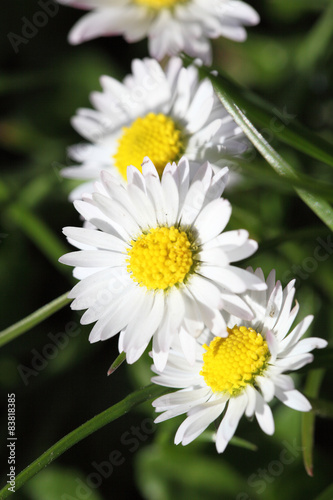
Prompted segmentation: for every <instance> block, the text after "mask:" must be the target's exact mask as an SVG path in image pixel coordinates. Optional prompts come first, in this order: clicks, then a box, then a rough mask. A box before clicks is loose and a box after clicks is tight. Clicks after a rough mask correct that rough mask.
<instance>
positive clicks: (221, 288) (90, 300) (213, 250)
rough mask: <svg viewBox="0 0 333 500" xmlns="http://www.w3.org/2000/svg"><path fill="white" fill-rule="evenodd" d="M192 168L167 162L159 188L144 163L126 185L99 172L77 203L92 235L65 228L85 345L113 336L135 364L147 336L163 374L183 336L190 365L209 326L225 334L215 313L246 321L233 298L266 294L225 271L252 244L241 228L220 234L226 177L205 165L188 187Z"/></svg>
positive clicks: (253, 279)
mask: <svg viewBox="0 0 333 500" xmlns="http://www.w3.org/2000/svg"><path fill="white" fill-rule="evenodd" d="M189 170H190V169H189V165H188V161H187V160H186V159H185V158H183V159H182V160H181V161H180V162H179V164H178V166H177V165H176V164H175V163H173V164H168V165H167V166H166V167H165V169H164V171H163V174H162V179H161V180H160V178H159V175H158V172H157V170H156V169H155V167H154V165H153V164H152V163H151V161H150V160H149V159H146V160H145V162H144V164H143V167H142V173H140V172H139V170H137V169H136V168H135V167H129V168H128V170H127V176H128V184H127V185H126V186H124V185H123V184H121V183H119V182H118V181H117V179H116V178H115V177H113V176H112V175H111V174H109V173H108V172H102V174H101V181H102V183H101V184H96V192H94V193H93V194H92V196H88V197H86V198H85V199H84V200H83V201H76V202H74V204H75V207H76V209H77V210H78V211H79V212H80V214H81V215H82V216H83V217H84V219H86V220H87V221H89V222H90V223H91V224H93V226H94V227H95V228H96V229H97V230H96V229H87V228H75V227H68V228H65V229H64V233H65V235H66V236H67V237H68V238H69V240H70V242H71V243H73V244H74V245H76V246H78V247H79V248H81V250H79V251H77V252H73V253H69V254H66V255H64V256H63V257H62V258H61V259H60V261H61V262H63V263H64V264H67V265H71V266H75V267H76V269H75V276H76V277H77V278H79V279H81V281H80V282H79V283H78V284H77V285H76V286H75V287H74V288H73V289H72V291H71V292H70V294H69V297H71V298H75V300H74V302H73V303H72V308H73V309H88V310H87V311H86V312H85V313H84V315H83V316H82V319H81V322H82V323H83V324H87V323H92V322H95V321H96V324H95V326H94V327H93V329H92V331H91V334H90V337H89V339H90V341H91V342H96V341H98V340H105V339H108V338H110V337H112V336H114V335H116V334H117V333H118V332H119V331H121V334H120V340H119V350H120V351H125V352H126V354H127V361H128V362H129V363H133V362H134V361H136V360H137V359H138V358H139V357H140V356H141V354H142V353H143V351H144V350H145V349H146V347H147V345H148V343H149V341H150V340H151V338H152V336H153V353H154V361H155V363H156V365H157V366H158V368H159V369H163V367H164V365H165V362H166V360H167V356H168V352H169V348H170V345H171V342H172V339H173V338H174V337H175V336H179V338H180V341H181V343H182V345H183V348H184V351H185V352H186V354H187V357H188V359H191V358H192V355H193V354H194V349H195V342H196V341H195V338H194V337H196V336H198V335H199V334H200V333H201V332H202V330H203V329H204V327H205V326H208V327H209V328H210V329H211V330H212V331H214V332H215V334H216V335H219V336H221V337H223V336H225V335H227V330H226V325H225V322H224V320H223V318H222V315H221V314H220V312H219V311H220V309H222V308H223V309H225V310H227V311H230V313H235V314H239V315H241V316H242V317H245V318H251V317H252V313H251V310H250V308H249V307H248V306H247V305H246V303H245V302H244V301H243V300H242V299H240V298H239V296H238V295H237V294H239V293H242V292H245V291H246V290H247V289H251V290H262V289H265V288H266V285H265V283H264V282H263V281H262V280H261V278H259V277H257V276H255V275H253V274H252V273H249V272H248V271H245V270H243V269H240V268H238V267H235V266H233V265H231V263H232V262H236V261H238V260H240V259H244V258H246V257H248V256H250V255H252V254H253V253H254V252H255V250H256V248H257V243H256V242H255V241H253V240H250V239H248V233H247V232H246V231H244V230H239V231H229V232H224V233H222V231H223V230H224V228H225V226H226V224H227V222H228V220H229V217H230V213H231V207H230V204H229V202H228V201H227V200H225V199H222V198H221V197H220V196H221V194H222V192H223V189H224V187H225V183H226V178H227V171H228V169H227V168H225V169H223V170H220V171H219V173H218V174H215V175H214V173H213V170H212V168H211V166H210V165H209V164H208V163H206V164H204V165H202V167H201V168H200V169H199V170H198V172H197V174H196V175H195V177H194V178H193V179H192V180H190V175H189Z"/></svg>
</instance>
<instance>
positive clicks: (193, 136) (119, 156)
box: [62, 58, 246, 199]
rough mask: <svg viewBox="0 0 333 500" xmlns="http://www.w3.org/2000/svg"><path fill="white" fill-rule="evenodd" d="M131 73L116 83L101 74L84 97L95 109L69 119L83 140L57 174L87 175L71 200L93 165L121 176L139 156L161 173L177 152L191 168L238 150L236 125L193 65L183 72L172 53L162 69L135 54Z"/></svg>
mask: <svg viewBox="0 0 333 500" xmlns="http://www.w3.org/2000/svg"><path fill="white" fill-rule="evenodd" d="M132 71H133V74H132V75H128V76H127V77H126V78H125V79H124V82H123V83H120V82H119V81H117V80H115V79H113V78H111V77H108V76H103V77H102V78H101V85H102V87H103V92H93V93H92V95H91V101H92V103H93V105H94V106H95V108H96V110H91V109H80V110H79V111H78V113H77V115H76V116H75V117H74V118H73V119H72V124H73V126H74V128H75V129H76V130H77V132H79V134H81V135H82V136H83V137H84V138H86V139H87V140H88V141H89V144H79V145H77V146H73V147H72V148H70V149H69V156H70V157H71V158H72V159H74V160H76V161H78V162H81V165H78V166H74V167H69V168H65V169H63V170H62V175H63V176H65V177H70V178H74V179H81V180H83V179H85V180H88V179H89V180H90V183H88V184H87V183H85V184H84V185H81V186H79V188H77V189H76V190H74V191H73V192H72V194H71V198H72V199H75V198H80V197H81V194H82V192H89V191H90V192H91V191H92V189H93V182H92V181H93V180H97V179H98V178H99V174H100V171H101V170H108V171H110V172H111V173H113V174H114V175H118V176H119V178H121V179H122V180H123V181H125V179H126V169H127V166H128V165H134V166H135V167H137V168H138V169H139V170H140V169H141V163H142V160H143V158H144V157H145V156H148V157H149V158H150V159H151V161H152V162H153V163H154V165H155V167H156V168H157V170H158V172H159V174H160V175H161V174H162V171H163V168H164V167H165V165H166V164H167V163H168V162H173V161H179V160H180V158H181V157H182V156H183V155H185V156H186V157H187V158H188V160H190V162H191V164H192V165H197V166H199V165H201V164H202V163H203V161H205V160H208V161H210V162H211V163H215V164H216V165H218V166H220V167H221V166H225V165H226V159H227V158H228V157H230V155H236V154H240V153H242V152H244V150H245V149H246V145H245V141H244V135H243V134H242V131H241V129H240V128H239V127H237V125H236V124H235V122H234V121H233V120H232V118H231V117H230V115H229V114H228V113H227V111H226V110H225V108H224V107H223V106H222V104H221V103H220V101H219V99H218V98H217V97H216V95H215V93H214V91H213V87H212V84H211V83H210V81H209V80H204V81H202V82H199V78H198V70H197V68H195V67H193V66H191V67H189V68H187V69H185V68H184V67H182V63H181V60H180V59H178V58H173V59H171V61H170V62H169V64H168V66H167V69H166V71H165V72H164V71H163V70H162V68H161V67H160V65H159V64H158V62H157V61H155V60H154V59H143V60H139V59H136V60H134V61H133V63H132ZM238 136H239V137H238Z"/></svg>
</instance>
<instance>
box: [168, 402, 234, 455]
mask: <svg viewBox="0 0 333 500" xmlns="http://www.w3.org/2000/svg"><path fill="white" fill-rule="evenodd" d="M224 407H225V402H222V403H221V402H220V401H218V402H215V403H214V404H209V403H205V404H202V405H201V406H200V411H197V412H196V413H195V414H194V415H191V416H189V417H187V419H186V420H184V422H183V423H182V424H181V425H180V427H179V428H178V430H177V433H176V436H175V444H179V443H182V444H183V445H184V446H185V445H187V444H189V443H191V442H192V441H193V440H194V439H195V438H197V437H198V436H199V435H200V434H201V433H202V432H203V431H204V430H205V429H206V428H207V427H208V426H209V424H211V423H212V422H213V421H214V420H215V419H216V418H217V417H219V416H220V415H221V413H222V411H223V409H224Z"/></svg>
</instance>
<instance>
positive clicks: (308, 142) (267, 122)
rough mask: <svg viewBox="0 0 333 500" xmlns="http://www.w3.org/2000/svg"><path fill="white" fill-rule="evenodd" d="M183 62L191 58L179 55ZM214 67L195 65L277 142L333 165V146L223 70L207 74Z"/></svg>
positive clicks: (284, 109) (201, 73)
mask: <svg viewBox="0 0 333 500" xmlns="http://www.w3.org/2000/svg"><path fill="white" fill-rule="evenodd" d="M183 59H184V61H185V62H186V63H193V59H191V58H190V57H188V56H186V55H183ZM212 69H214V68H207V67H204V66H203V67H201V68H199V73H200V75H201V76H202V77H203V78H204V77H206V78H209V79H210V80H211V81H212V83H213V84H214V85H216V86H217V88H218V89H220V90H221V89H224V91H225V92H227V93H228V96H229V97H230V98H231V100H232V101H233V102H234V103H235V104H236V105H237V106H238V107H239V108H240V109H241V110H242V111H243V112H245V113H246V115H247V116H248V117H249V119H251V121H252V122H254V123H256V124H257V126H258V127H260V128H261V129H262V128H264V129H265V132H269V133H270V135H273V136H275V137H277V138H278V139H279V140H280V141H282V142H284V143H285V144H288V145H289V146H292V147H293V148H295V149H297V150H298V151H301V152H302V153H305V154H307V155H309V156H311V157H312V158H315V159H316V160H319V161H322V162H324V163H326V164H327V165H330V166H331V167H333V145H332V144H331V143H329V142H327V141H326V140H325V139H323V138H322V137H320V136H318V135H316V134H315V133H314V132H312V131H311V130H309V129H307V128H306V127H304V126H303V125H301V124H300V123H298V122H297V121H296V115H293V114H290V113H288V111H287V109H286V108H283V110H282V111H280V110H278V109H277V108H276V107H275V106H274V105H273V104H271V103H269V102H267V101H265V100H264V99H262V98H261V97H259V96H257V95H256V94H254V93H253V92H250V91H249V90H247V89H244V88H243V87H241V86H240V85H238V84H237V83H235V82H233V81H232V80H231V79H230V78H228V77H227V76H226V75H225V74H224V73H223V72H221V71H219V74H218V76H217V77H215V76H213V75H212V74H211V70H212Z"/></svg>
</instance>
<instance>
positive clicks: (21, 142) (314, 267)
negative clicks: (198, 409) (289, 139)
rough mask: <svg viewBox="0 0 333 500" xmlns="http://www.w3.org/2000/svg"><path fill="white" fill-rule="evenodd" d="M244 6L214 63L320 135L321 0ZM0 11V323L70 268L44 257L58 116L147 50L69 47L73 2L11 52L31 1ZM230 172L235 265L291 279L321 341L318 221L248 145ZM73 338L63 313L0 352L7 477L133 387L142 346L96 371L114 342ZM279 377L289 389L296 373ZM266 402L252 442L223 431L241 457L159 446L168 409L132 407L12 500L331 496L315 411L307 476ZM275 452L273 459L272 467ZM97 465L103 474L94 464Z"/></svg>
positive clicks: (325, 441)
mask: <svg viewBox="0 0 333 500" xmlns="http://www.w3.org/2000/svg"><path fill="white" fill-rule="evenodd" d="M249 3H251V4H252V5H253V6H254V7H255V8H256V9H257V10H258V12H260V15H261V18H262V22H261V24H260V25H259V26H257V27H255V28H250V29H249V30H248V32H249V37H248V40H247V41H246V42H245V43H243V44H237V43H234V42H231V41H228V40H225V39H220V40H216V41H214V65H215V66H216V67H217V68H218V69H220V70H222V71H223V72H224V73H226V74H227V75H228V77H229V78H231V79H233V80H234V81H235V82H236V83H237V84H239V85H241V86H243V87H246V88H248V89H251V91H253V92H254V93H255V94H257V95H259V96H261V97H262V98H264V99H265V100H266V101H268V102H270V103H271V105H272V111H274V110H280V111H281V112H282V113H284V116H287V117H288V119H290V120H291V121H292V120H293V119H295V118H296V119H297V120H298V122H300V123H302V124H303V125H304V126H306V127H308V128H309V130H310V131H312V132H313V133H316V134H318V135H319V136H321V137H323V138H325V139H327V140H328V141H330V142H331V143H332V142H333V127H332V125H333V95H332V92H331V89H332V87H333V64H332V59H333V57H332V56H333V44H332V38H333V14H332V12H333V7H332V2H331V0H293V1H290V0H272V1H268V0H256V1H255V0H253V1H249ZM4 7H5V8H3V9H2V15H1V20H0V23H2V30H1V32H2V34H3V40H2V47H3V50H2V51H1V55H0V62H1V67H2V72H1V75H0V100H1V107H2V110H3V112H2V116H1V118H0V145H1V147H2V160H3V161H2V168H1V172H2V175H1V180H0V204H1V217H0V224H1V226H0V254H1V259H0V272H1V304H2V311H3V314H2V315H1V320H0V321H1V329H2V328H6V327H7V326H9V325H10V324H12V323H14V322H16V321H18V320H20V319H21V318H23V317H24V316H26V315H28V314H30V313H31V312H33V311H34V310H36V309H37V308H39V307H41V306H42V305H44V304H46V303H47V302H49V301H51V300H53V299H54V298H56V297H57V296H59V295H61V294H63V293H64V292H65V291H66V290H67V289H68V288H70V287H71V286H72V283H73V279H72V277H71V273H70V270H69V269H68V268H66V267H65V266H60V265H59V264H58V262H57V258H58V257H59V256H60V255H61V254H62V253H63V252H64V251H66V248H68V245H67V243H66V242H65V240H64V239H63V238H62V235H61V229H62V227H63V226H68V225H77V224H79V220H78V216H77V214H76V212H75V211H74V209H73V207H72V206H71V204H69V203H68V201H67V197H68V193H69V192H70V190H71V188H72V187H73V183H72V182H70V181H67V180H63V179H62V178H61V176H60V175H59V171H60V170H61V168H62V167H63V166H64V165H67V164H68V158H67V156H66V148H67V147H68V146H70V145H71V144H73V143H76V142H80V141H82V138H80V137H79V136H78V135H77V134H76V133H75V132H74V131H73V129H72V128H71V126H70V117H71V116H72V115H73V114H74V113H75V111H76V109H77V108H78V107H84V106H89V105H90V104H89V93H90V92H91V91H92V90H97V89H98V88H99V77H100V76H101V75H102V74H110V75H112V76H115V77H119V78H121V77H123V76H124V75H125V74H127V73H128V72H129V71H130V63H131V59H133V58H134V57H144V56H146V55H147V43H146V41H142V42H140V43H137V44H132V45H128V44H126V43H125V42H124V41H123V40H122V39H121V38H119V37H115V38H109V39H98V40H94V41H91V42H88V43H86V44H83V45H82V46H79V47H71V46H69V45H68V43H67V41H66V36H67V33H68V31H69V29H70V27H71V26H72V25H73V23H74V22H75V20H77V19H78V18H79V17H80V16H81V15H82V12H80V11H78V10H75V9H70V8H65V7H63V6H60V7H59V11H58V13H57V14H56V16H54V17H53V18H50V19H49V21H48V23H47V25H46V26H45V27H43V28H40V29H39V31H38V33H37V34H36V35H35V36H34V37H32V38H31V39H30V40H29V41H28V43H26V44H21V45H20V46H19V50H18V52H17V53H15V51H14V50H13V47H12V45H11V43H10V40H9V39H8V33H10V32H12V33H16V34H18V35H20V34H21V32H22V27H23V24H24V22H25V20H24V19H25V18H26V19H28V20H31V19H32V18H33V15H34V13H35V12H36V11H37V10H39V9H40V7H39V6H38V2H37V1H35V0H27V1H26V2H24V3H22V2H19V1H18V0H12V1H11V2H9V0H5V5H4ZM266 138H267V137H266ZM270 140H271V144H272V146H273V147H274V148H276V149H277V151H278V152H279V153H280V154H281V155H282V157H284V158H285V159H286V160H287V161H288V162H289V163H290V164H292V165H293V166H294V167H295V168H297V171H298V172H299V173H301V174H304V175H305V174H306V175H307V176H310V177H311V178H313V179H314V183H315V181H316V180H317V181H321V182H322V183H332V182H333V175H332V168H331V167H329V166H328V165H325V164H324V163H321V162H319V161H318V160H315V159H313V158H311V157H309V156H307V155H305V154H304V153H301V152H297V150H294V149H292V148H291V147H290V146H288V145H286V144H283V143H281V142H279V141H277V140H276V139H274V138H273V137H272V138H271V139H270ZM232 178H233V179H238V181H237V182H236V181H235V182H233V183H231V185H230V187H228V190H227V192H226V196H227V197H228V198H229V199H230V201H231V203H232V206H233V215H232V219H231V221H230V224H229V228H230V229H234V228H239V227H244V228H246V229H247V230H248V231H249V232H250V234H251V236H252V237H254V238H255V239H257V240H258V241H259V251H258V253H257V254H256V255H254V257H253V258H251V259H249V260H248V261H247V262H244V266H245V265H251V266H253V267H257V266H260V267H262V268H263V269H264V271H265V273H266V274H267V273H268V272H269V271H270V270H271V269H272V268H273V267H274V268H276V270H277V276H278V278H279V279H281V281H282V283H283V285H286V284H287V282H288V281H289V280H290V279H292V278H293V277H295V278H296V280H297V281H296V285H297V300H298V301H299V303H300V306H301V308H300V316H299V318H301V317H304V316H305V315H307V314H309V313H313V314H314V315H315V321H314V324H313V325H312V329H311V332H309V334H310V333H311V334H312V335H318V336H322V337H324V338H327V339H328V340H330V339H332V324H333V310H332V307H331V305H332V300H333V263H332V252H330V251H329V250H327V245H329V242H330V241H331V239H330V238H331V235H330V233H329V230H328V229H327V228H326V227H325V226H324V225H323V224H322V223H321V221H320V220H319V219H318V218H317V217H316V215H314V213H313V212H312V211H311V210H310V209H309V208H308V207H307V206H306V205H305V204H304V203H303V202H302V201H301V200H300V198H299V197H298V196H297V195H296V194H295V192H294V191H293V190H292V189H291V188H290V185H289V183H288V182H283V181H281V179H280V178H279V177H278V176H277V175H276V174H275V173H274V172H273V171H272V170H271V168H270V167H269V166H268V165H267V163H265V161H264V160H263V159H261V157H260V156H259V155H258V154H257V155H253V154H252V156H251V153H250V155H249V156H248V157H247V158H245V160H243V161H241V162H240V163H239V164H237V165H236V164H235V165H233V173H232ZM323 242H324V243H323ZM325 244H326V246H325ZM318 247H320V248H321V249H323V250H321V255H323V254H324V253H325V251H326V258H325V260H324V259H323V260H321V261H319V260H318V259H316V255H317V254H316V249H317V248H318ZM58 334H59V335H58ZM88 335H89V328H87V327H83V326H81V325H79V315H78V314H76V313H73V312H71V311H70V310H69V308H65V309H63V310H62V311H60V312H58V313H57V314H56V315H54V316H53V317H52V318H49V319H48V320H46V321H45V322H44V323H42V324H41V325H38V326H36V327H35V328H34V329H33V330H32V331H30V332H29V333H26V334H24V335H23V336H22V337H20V338H18V339H16V340H14V341H13V342H12V343H10V344H8V345H6V346H4V347H3V348H2V349H1V355H0V386H1V395H0V396H1V397H0V402H1V404H2V408H3V411H2V413H1V415H2V416H1V419H2V421H1V429H2V431H1V438H2V440H3V441H2V442H5V438H6V434H5V430H6V415H7V414H6V402H7V394H8V393H12V392H15V393H16V412H17V415H16V417H17V420H16V425H17V437H18V441H17V464H16V465H17V471H20V470H22V469H23V468H24V467H25V466H26V465H28V464H29V463H30V462H31V461H33V460H34V459H35V458H36V457H38V456H39V455H40V454H41V453H42V452H43V451H45V450H46V449H47V448H48V447H49V446H51V445H52V444H53V443H55V442H56V441H57V440H59V439H60V438H62V437H63V436H64V435H65V434H66V433H68V432H70V431H71V430H73V429H74V428H76V427H77V426H79V425H80V424H81V423H83V422H85V421H86V420H88V419H90V418H91V417H92V416H94V415H96V414H97V413H99V412H101V411H103V410H104V409H106V408H108V407H109V406H111V405H112V404H114V403H116V402H118V401H119V400H121V399H123V398H124V397H125V396H126V395H127V394H128V393H129V392H131V391H132V390H134V389H137V388H138V387H141V386H142V385H145V384H147V383H149V378H150V371H149V366H150V360H149V356H148V354H146V355H145V356H144V357H143V358H142V359H140V361H139V362H137V363H136V364H135V365H133V366H131V367H126V366H125V364H123V365H121V366H120V367H119V368H118V369H117V371H116V372H115V373H114V374H113V375H112V376H111V377H106V372H107V370H108V368H109V367H110V365H111V363H112V362H113V361H114V360H115V358H116V357H117V354H118V352H117V340H116V339H112V340H110V341H108V342H106V343H102V342H101V343H97V344H92V345H90V344H89V343H88V340H87V339H88ZM50 345H51V347H50ZM52 346H53V347H52ZM295 380H296V382H297V385H298V386H299V387H300V388H304V384H305V375H304V373H300V374H298V375H296V376H295ZM331 382H332V368H328V369H327V370H326V371H325V374H324V376H323V380H322V384H321V388H320V393H319V397H320V398H322V399H329V398H330V396H331ZM273 412H274V418H275V422H276V432H275V434H274V436H272V437H268V436H265V435H264V434H263V433H262V432H261V431H260V429H259V428H258V425H257V424H256V422H248V421H247V420H246V419H243V420H242V421H241V423H240V426H239V428H238V431H237V435H238V436H239V437H242V438H244V439H246V440H248V441H250V442H251V443H254V444H256V445H257V446H258V450H257V451H255V452H254V451H250V450H246V449H241V448H239V447H236V446H231V445H230V446H229V447H228V448H227V450H226V452H225V453H224V454H223V455H222V456H218V455H217V454H216V451H215V448H214V445H213V444H212V443H210V442H209V441H205V440H204V439H202V440H200V439H198V440H197V441H196V442H194V443H192V444H191V445H189V446H187V447H180V446H178V447H175V446H174V445H173V444H172V442H173V436H174V433H175V430H176V428H177V425H178V424H179V423H180V421H181V418H177V419H174V420H173V421H170V422H165V423H163V424H160V425H158V426H154V424H153V423H152V422H153V418H154V414H153V410H152V408H151V405H150V404H149V403H145V404H144V405H142V407H140V408H138V410H136V411H133V412H131V413H130V414H126V415H124V416H123V417H122V418H121V419H119V420H117V421H115V422H113V423H112V424H111V425H108V426H106V427H105V428H103V429H101V430H100V431H98V432H97V433H96V434H94V435H93V436H90V437H89V438H87V439H86V440H84V441H82V442H81V443H79V444H77V445H76V446H75V447H74V448H72V449H70V450H69V451H67V452H66V453H65V454H64V455H63V456H62V457H60V458H59V460H58V461H57V463H55V464H53V465H52V466H50V467H49V468H48V469H46V470H45V471H43V472H41V473H40V474H39V475H37V476H36V477H35V478H34V479H33V480H31V481H30V482H29V483H28V484H27V485H26V486H25V487H24V488H23V489H22V490H20V491H19V492H18V493H16V497H17V499H18V500H20V499H22V500H41V499H43V500H56V499H57V500H66V498H67V499H73V498H75V499H79V498H89V499H90V500H102V499H108V498H112V499H118V498H123V497H125V498H135V499H140V498H143V499H147V500H160V499H161V500H169V499H174V500H177V499H178V498H186V499H187V498H191V499H203V498H212V499H215V498H219V499H220V498H223V499H226V500H229V499H230V500H231V499H236V500H257V499H260V498H265V500H278V499H280V498H281V497H283V498H284V500H289V499H290V500H298V499H299V500H300V499H303V498H314V499H317V500H326V499H329V498H331V497H332V486H331V485H330V483H331V467H330V461H329V457H330V456H329V452H330V449H331V448H332V435H333V433H332V423H331V421H330V420H326V419H323V418H318V417H317V418H316V421H315V423H314V429H315V434H314V456H313V473H314V477H313V478H310V477H308V476H307V475H306V472H305V470H304V466H303V463H302V450H301V446H302V444H301V415H300V414H298V413H297V412H295V411H293V410H291V409H288V408H286V407H283V406H282V405H279V404H274V408H273ZM285 450H287V451H285ZM115 451H118V452H119V455H118V456H121V458H123V459H124V460H123V461H122V460H119V465H113V466H112V472H110V473H106V472H105V476H106V477H103V479H102V481H101V484H100V485H98V487H97V486H96V485H95V486H94V485H93V483H92V482H91V481H90V480H91V478H92V477H93V476H91V475H92V474H94V473H95V474H96V470H97V469H96V466H97V467H98V465H100V464H102V463H108V464H109V465H110V464H111V461H110V460H111V458H112V456H113V455H112V453H113V452H115ZM286 453H287V456H288V457H289V463H284V462H283V457H284V456H285V454H286ZM110 457H111V458H110ZM0 460H1V462H0V463H1V467H0V470H1V477H0V479H1V481H2V484H5V482H6V474H7V451H6V448H5V447H4V446H3V447H2V449H1V459H0ZM120 462H121V464H120ZM104 465H105V464H104ZM105 470H109V471H110V470H111V469H110V467H109V468H107V465H105ZM89 481H90V482H89ZM96 484H97V483H96ZM89 485H90V486H89ZM78 488H81V490H80V489H79V490H78ZM84 494H85V495H86V497H85V496H84ZM80 495H81V496H80Z"/></svg>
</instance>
